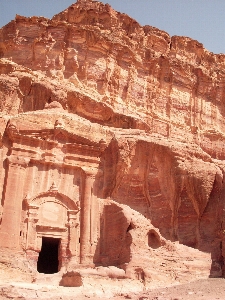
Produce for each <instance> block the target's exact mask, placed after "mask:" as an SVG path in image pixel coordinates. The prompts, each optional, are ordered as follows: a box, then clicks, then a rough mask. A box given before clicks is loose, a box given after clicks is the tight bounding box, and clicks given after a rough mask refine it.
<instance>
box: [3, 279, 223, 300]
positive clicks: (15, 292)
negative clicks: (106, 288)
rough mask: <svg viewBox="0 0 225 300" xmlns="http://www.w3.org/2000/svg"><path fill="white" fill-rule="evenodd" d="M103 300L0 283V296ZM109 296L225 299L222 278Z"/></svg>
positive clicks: (55, 289) (63, 290) (49, 288)
mask: <svg viewBox="0 0 225 300" xmlns="http://www.w3.org/2000/svg"><path fill="white" fill-rule="evenodd" d="M100 298H101V299H102V300H106V299H109V298H108V297H107V295H106V296H105V297H102V296H98V297H93V296H88V295H81V294H80V295H78V294H76V288H65V287H56V286H42V287H41V286H37V285H35V284H32V285H26V284H23V285H22V284H21V285H18V284H15V285H14V284H12V285H8V286H5V287H3V286H0V299H1V300H2V299H4V300H5V299H14V300H19V299H20V300H21V299H27V300H31V299H42V300H43V299H46V300H47V299H48V300H50V299H54V300H72V299H79V300H87V299H92V300H97V299H100ZM111 299H115V300H122V299H133V300H193V299H194V300H224V299H225V279H222V278H210V279H206V280H198V281H194V282H191V283H188V284H182V285H177V286H172V287H165V288H160V289H154V290H151V291H146V292H143V293H140V294H129V293H122V294H121V295H117V296H115V297H111Z"/></svg>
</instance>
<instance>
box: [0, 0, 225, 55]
mask: <svg viewBox="0 0 225 300" xmlns="http://www.w3.org/2000/svg"><path fill="white" fill-rule="evenodd" d="M74 2H76V0H0V27H1V26H4V25H5V24H7V23H8V22H9V21H10V20H12V19H14V17H15V15H16V14H20V15H24V16H33V15H36V16H45V17H47V18H51V17H52V16H53V15H55V14H56V13H59V12H60V11H62V10H64V9H66V8H67V7H68V6H69V5H71V4H72V3H74ZM102 2H103V3H109V4H110V5H111V6H112V7H113V8H114V9H116V10H118V11H120V12H124V13H126V14H128V15H130V16H131V17H132V18H134V19H136V20H137V21H138V22H139V23H140V24H141V25H151V26H155V27H157V28H159V29H162V30H165V31H166V32H168V33H169V34H170V35H171V36H172V35H181V36H188V37H191V38H193V39H196V40H198V41H199V42H201V43H203V45H204V47H205V48H207V49H208V50H209V51H212V52H214V53H225V0H107V1H105V0H103V1H102Z"/></svg>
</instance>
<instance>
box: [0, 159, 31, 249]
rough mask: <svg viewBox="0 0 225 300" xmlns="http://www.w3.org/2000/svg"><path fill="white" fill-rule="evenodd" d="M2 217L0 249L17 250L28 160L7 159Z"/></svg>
mask: <svg viewBox="0 0 225 300" xmlns="http://www.w3.org/2000/svg"><path fill="white" fill-rule="evenodd" d="M8 163H9V164H8V174H7V181H6V189H5V197H4V206H3V216H2V224H1V233H0V247H7V248H11V249H15V248H16V249H18V248H19V241H20V219H21V210H22V200H23V186H24V181H25V171H26V167H27V165H28V163H29V159H28V158H24V157H20V156H16V155H11V156H10V157H9V158H8Z"/></svg>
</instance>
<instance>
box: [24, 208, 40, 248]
mask: <svg viewBox="0 0 225 300" xmlns="http://www.w3.org/2000/svg"><path fill="white" fill-rule="evenodd" d="M38 209H39V206H34V205H32V206H29V211H28V223H27V244H26V249H27V250H28V249H32V250H39V249H36V248H37V245H36V224H37V222H38Z"/></svg>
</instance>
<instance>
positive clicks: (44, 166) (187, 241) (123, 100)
mask: <svg viewBox="0 0 225 300" xmlns="http://www.w3.org/2000/svg"><path fill="white" fill-rule="evenodd" d="M224 82H225V56H224V55H215V54H213V53H210V52H209V51H207V50H206V49H204V47H203V45H202V44H200V43H199V42H197V41H194V40H192V39H190V38H186V37H177V36H174V37H170V36H169V35H168V34H167V33H166V32H163V31H160V30H158V29H156V28H154V27H151V26H144V27H141V26H140V25H139V24H138V23H137V22H136V21H135V20H133V19H131V18H130V17H129V16H127V15H125V14H122V13H119V12H116V11H115V10H113V8H111V7H110V6H109V5H108V4H106V5H104V4H102V3H100V2H95V1H77V3H75V4H73V5H71V6H70V7H69V8H68V9H66V10H65V11H63V12H61V13H59V14H58V15H55V16H54V17H53V18H52V19H51V20H49V19H46V18H43V17H32V18H26V17H22V16H18V15H17V16H16V18H15V20H13V21H11V22H10V23H8V24H7V25H5V26H4V27H2V28H1V29H0V109H1V114H0V138H1V149H0V163H1V165H2V167H1V169H0V194H1V205H0V251H1V253H2V255H1V258H0V266H2V268H0V269H1V271H0V277H4V280H6V281H7V280H9V281H10V278H12V274H14V278H15V280H23V281H36V282H44V281H45V280H48V279H44V278H45V276H47V275H46V273H48V272H52V273H56V274H55V275H54V276H55V277H54V278H55V279H54V283H57V284H61V285H62V282H64V285H65V286H68V285H70V283H69V282H72V285H73V286H79V288H80V286H81V285H82V286H83V287H85V285H86V287H87V286H88V285H89V284H93V286H94V287H95V288H96V289H98V286H99V285H103V286H104V284H108V283H106V282H107V280H109V281H110V280H112V279H113V278H114V279H115V278H117V279H120V280H122V281H123V282H124V286H126V287H127V289H129V286H130V287H131V286H132V291H139V290H141V289H142V288H143V286H145V288H147V287H151V286H154V285H156V286H157V285H160V284H167V283H168V284H171V283H179V282H187V281H189V280H193V279H196V278H206V277H208V276H212V277H217V276H223V275H224V267H223V265H224V255H225V250H224V249H225V248H224V230H225V228H224V222H223V220H224V212H223V211H224V195H225V185H224V171H225V160H224V159H225V152H224V149H225V123H224V115H225V110H224V103H223V101H224V99H225V98H224V92H225V83H224ZM55 245H56V248H57V250H56V252H57V253H56V262H55V263H54V262H52V263H51V264H56V266H55V268H56V271H49V269H48V270H45V268H44V266H45V263H42V262H40V260H41V258H40V257H41V256H42V254H41V253H42V251H44V250H43V249H44V248H45V247H47V248H46V249H49V250H46V253H48V252H51V253H53V251H55V250H53V249H56V248H54V247H55ZM43 255H48V254H43ZM13 257H17V258H18V259H17V261H15V259H13ZM48 261H49V260H48V259H47V262H48ZM40 264H43V265H42V267H41V270H42V271H40V269H38V268H39V267H38V266H40ZM15 270H16V272H14V271H15ZM50 274H51V273H50ZM71 274H72V275H71ZM74 274H75V275H76V276H75V275H74ZM57 276H58V277H57ZM21 278H22V279H21ZM46 278H47V277H46ZM62 278H63V279H62ZM77 278H78V279H79V280H78V279H77ZM77 280H78V281H79V284H78V283H77ZM118 289H120V286H118ZM117 292H118V291H117V290H116V289H114V290H113V292H112V294H113V293H117ZM99 293H100V292H99ZM30 299H31V298H30Z"/></svg>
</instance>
